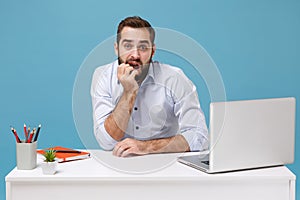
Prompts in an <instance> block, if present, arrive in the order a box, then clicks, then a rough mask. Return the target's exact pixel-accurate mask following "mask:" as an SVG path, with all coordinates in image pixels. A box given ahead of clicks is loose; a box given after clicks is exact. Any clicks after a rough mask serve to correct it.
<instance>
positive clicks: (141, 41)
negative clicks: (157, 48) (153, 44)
mask: <svg viewBox="0 0 300 200" xmlns="http://www.w3.org/2000/svg"><path fill="white" fill-rule="evenodd" d="M125 42H133V40H129V39H124V40H122V42H121V43H122V44H123V43H125ZM139 43H142V44H150V42H149V41H148V40H140V41H139Z"/></svg>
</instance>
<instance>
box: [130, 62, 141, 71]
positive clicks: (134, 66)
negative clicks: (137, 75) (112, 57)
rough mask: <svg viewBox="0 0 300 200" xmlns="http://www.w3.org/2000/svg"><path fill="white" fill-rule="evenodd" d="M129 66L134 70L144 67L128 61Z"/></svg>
mask: <svg viewBox="0 0 300 200" xmlns="http://www.w3.org/2000/svg"><path fill="white" fill-rule="evenodd" d="M127 64H129V65H130V66H132V67H133V68H134V69H139V68H140V66H141V65H142V64H141V63H140V62H138V61H128V62H127Z"/></svg>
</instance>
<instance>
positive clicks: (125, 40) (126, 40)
mask: <svg viewBox="0 0 300 200" xmlns="http://www.w3.org/2000/svg"><path fill="white" fill-rule="evenodd" d="M124 42H133V40H128V39H124V40H122V43H124Z"/></svg>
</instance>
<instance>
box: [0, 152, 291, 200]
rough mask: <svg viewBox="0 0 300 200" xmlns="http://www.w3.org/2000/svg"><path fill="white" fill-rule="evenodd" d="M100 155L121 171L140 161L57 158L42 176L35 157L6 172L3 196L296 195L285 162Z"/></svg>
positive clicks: (260, 198) (265, 198) (262, 198)
mask: <svg viewBox="0 0 300 200" xmlns="http://www.w3.org/2000/svg"><path fill="white" fill-rule="evenodd" d="M98 153H99V152H98ZM100 155H102V157H103V160H104V161H105V162H106V160H105V159H108V160H109V159H110V161H109V162H111V163H110V164H112V165H114V164H116V163H118V164H119V165H120V166H124V168H122V169H125V170H124V171H126V170H127V169H128V167H129V168H130V167H132V166H133V167H135V166H140V167H137V168H136V169H133V170H137V172H139V173H137V174H133V173H121V172H118V171H116V170H113V169H111V168H109V167H106V166H104V165H103V164H101V163H99V162H98V161H96V159H95V158H90V159H86V160H80V161H73V162H67V163H60V164H59V165H58V173H56V174H55V175H43V174H42V170H41V168H40V165H39V163H40V162H41V160H40V159H38V166H37V168H36V169H34V170H17V169H16V168H15V169H13V170H12V171H11V172H10V173H9V174H8V175H7V176H6V178H5V180H6V199H7V200H16V199H20V200H24V199H30V200H40V199H43V200H47V199H51V200H53V199H72V200H73V199H74V200H76V199H80V200H82V199H88V200H90V199H118V200H119V199H122V200H127V199H128V200H134V199H143V200H148V199H149V200H150V199H151V200H154V199H164V200H165V199H172V200H176V199H180V200H182V199H208V200H217V199H222V200H224V199H232V200H234V199H239V200H241V199H243V200H248V199H249V200H250V199H251V200H254V199H255V200H295V179H296V177H295V175H294V174H293V173H292V172H290V171H289V170H288V169H287V168H286V167H283V166H282V167H273V168H264V169H257V170H247V171H238V172H231V173H220V174H213V175H209V174H206V173H204V172H201V171H198V170H196V169H193V168H190V167H188V166H185V165H183V164H181V163H178V162H176V161H175V158H176V156H178V155H177V154H157V155H148V156H141V157H133V158H117V157H113V156H112V155H111V153H110V152H101V153H100ZM168 159H169V161H171V162H168V164H167V165H166V164H164V167H163V168H162V169H160V170H156V171H155V172H152V173H141V171H138V170H140V169H142V168H143V167H146V165H147V166H148V167H149V165H152V164H154V165H153V166H154V168H157V169H158V168H159V165H157V161H159V160H161V161H162V162H161V163H163V162H165V161H166V160H168ZM151 163H152V164H151ZM146 168H147V167H146ZM150 168H151V166H150ZM122 169H121V170H122ZM148 171H149V170H148ZM150 171H151V170H150Z"/></svg>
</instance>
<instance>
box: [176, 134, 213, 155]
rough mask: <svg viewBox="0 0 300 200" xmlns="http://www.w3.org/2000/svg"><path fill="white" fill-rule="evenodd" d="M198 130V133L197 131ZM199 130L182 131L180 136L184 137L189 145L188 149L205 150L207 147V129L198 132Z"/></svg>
mask: <svg viewBox="0 0 300 200" xmlns="http://www.w3.org/2000/svg"><path fill="white" fill-rule="evenodd" d="M197 132H198V133H197ZM201 132H203V131H201V130H199V129H196V130H187V131H184V132H182V133H181V134H182V136H183V137H184V138H185V140H186V141H187V143H188V144H189V146H190V151H205V150H207V149H208V138H207V131H205V133H202V134H200V133H201Z"/></svg>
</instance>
